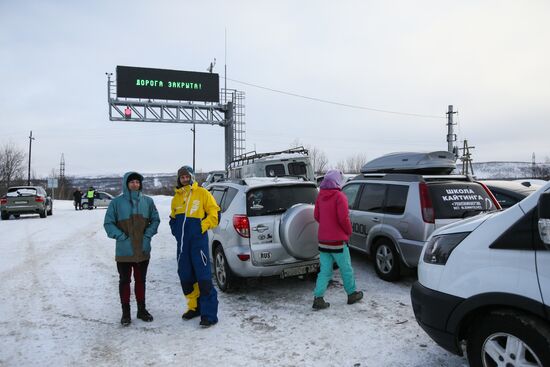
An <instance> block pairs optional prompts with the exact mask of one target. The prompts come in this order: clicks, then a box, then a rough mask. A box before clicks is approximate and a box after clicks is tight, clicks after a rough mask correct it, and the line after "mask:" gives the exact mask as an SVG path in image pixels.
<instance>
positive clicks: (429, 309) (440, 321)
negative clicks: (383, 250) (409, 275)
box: [411, 183, 550, 367]
mask: <svg viewBox="0 0 550 367" xmlns="http://www.w3.org/2000/svg"><path fill="white" fill-rule="evenodd" d="M411 300H412V305H413V309H414V313H415V316H416V320H417V321H418V323H419V324H420V326H421V327H422V328H423V329H424V330H425V331H426V332H427V333H428V334H429V335H430V337H432V339H434V340H435V341H436V342H437V343H438V344H439V345H441V346H442V347H443V348H445V349H447V350H449V351H451V352H453V353H455V354H459V355H462V354H463V353H466V354H467V356H468V361H469V363H470V366H506V367H508V366H510V367H511V366H540V367H542V366H550V183H547V184H546V185H545V186H543V187H541V188H540V189H539V190H538V191H536V192H535V193H533V194H531V195H530V196H528V197H527V198H525V199H524V200H522V201H521V202H519V203H518V204H516V205H514V206H512V207H511V208H509V209H507V210H505V211H500V212H497V213H488V214H480V215H478V216H476V217H472V218H469V219H466V220H464V221H460V222H456V223H453V224H450V225H448V226H445V227H442V228H440V229H438V230H436V231H435V232H434V233H433V234H432V235H431V237H430V238H429V240H428V243H427V244H426V246H425V247H424V249H423V251H422V254H421V260H420V262H419V265H418V281H417V282H416V283H414V285H413V287H412V290H411Z"/></svg>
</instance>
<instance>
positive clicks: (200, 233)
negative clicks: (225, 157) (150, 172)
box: [170, 166, 220, 327]
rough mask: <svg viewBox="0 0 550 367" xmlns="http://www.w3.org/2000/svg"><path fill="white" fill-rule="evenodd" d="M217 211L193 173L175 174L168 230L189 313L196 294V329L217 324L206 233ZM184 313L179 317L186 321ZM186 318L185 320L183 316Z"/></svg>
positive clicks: (187, 169) (181, 171)
mask: <svg viewBox="0 0 550 367" xmlns="http://www.w3.org/2000/svg"><path fill="white" fill-rule="evenodd" d="M219 210H220V207H219V206H218V204H216V200H215V199H214V197H213V196H212V194H211V193H210V192H209V191H208V190H206V189H205V188H204V187H201V186H199V185H198V184H197V182H196V181H195V174H194V172H193V169H192V168H191V167H189V166H183V167H181V168H180V169H179V170H178V179H177V188H176V193H175V194H174V198H173V199H172V210H171V213H170V229H171V231H172V234H173V235H174V237H175V238H176V240H177V251H176V255H177V261H178V275H179V278H180V282H181V288H182V290H183V294H184V295H185V296H186V297H187V300H188V306H189V311H193V310H192V308H191V307H192V306H193V305H192V302H191V301H192V300H193V298H194V297H196V295H197V289H196V288H197V285H198V293H199V302H198V309H196V310H195V311H198V313H200V316H201V321H200V325H201V326H202V327H209V326H212V325H214V324H216V323H217V322H218V294H217V292H216V288H214V285H213V284H212V273H211V270H210V257H209V255H208V233H207V231H208V230H209V229H211V228H214V227H216V226H217V225H218V211H219ZM189 311H188V312H186V313H185V314H184V315H183V316H182V317H183V318H184V319H190V318H192V317H191V316H194V315H196V314H197V312H195V313H193V314H192V315H190V314H189ZM186 315H187V316H186Z"/></svg>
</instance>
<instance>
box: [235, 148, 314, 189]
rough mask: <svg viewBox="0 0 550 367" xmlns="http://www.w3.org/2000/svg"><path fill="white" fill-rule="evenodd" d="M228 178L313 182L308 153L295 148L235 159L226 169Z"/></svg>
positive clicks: (244, 155) (249, 153) (241, 156)
mask: <svg viewBox="0 0 550 367" xmlns="http://www.w3.org/2000/svg"><path fill="white" fill-rule="evenodd" d="M228 174H229V177H230V178H233V179H242V178H246V177H303V178H305V179H306V180H308V181H312V182H315V181H316V179H315V174H314V172H313V165H312V164H311V159H310V157H309V151H308V150H307V149H304V148H303V147H296V148H292V149H287V150H283V151H278V152H266V153H256V151H252V152H248V153H245V154H242V155H240V156H238V157H236V158H235V159H234V160H233V161H232V162H231V163H230V164H229V167H228Z"/></svg>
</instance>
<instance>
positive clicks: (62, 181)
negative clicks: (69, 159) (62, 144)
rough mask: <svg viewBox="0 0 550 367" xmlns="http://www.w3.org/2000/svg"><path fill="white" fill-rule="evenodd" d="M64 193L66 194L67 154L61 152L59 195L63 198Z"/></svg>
mask: <svg viewBox="0 0 550 367" xmlns="http://www.w3.org/2000/svg"><path fill="white" fill-rule="evenodd" d="M52 190H53V189H52ZM64 194H65V154H63V153H61V161H60V162H59V197H60V198H61V197H62V196H63V195H64Z"/></svg>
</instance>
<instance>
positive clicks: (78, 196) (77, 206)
mask: <svg viewBox="0 0 550 367" xmlns="http://www.w3.org/2000/svg"><path fill="white" fill-rule="evenodd" d="M82 195H83V193H82V191H80V187H79V188H77V189H76V190H75V191H74V192H73V198H74V210H82Z"/></svg>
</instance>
